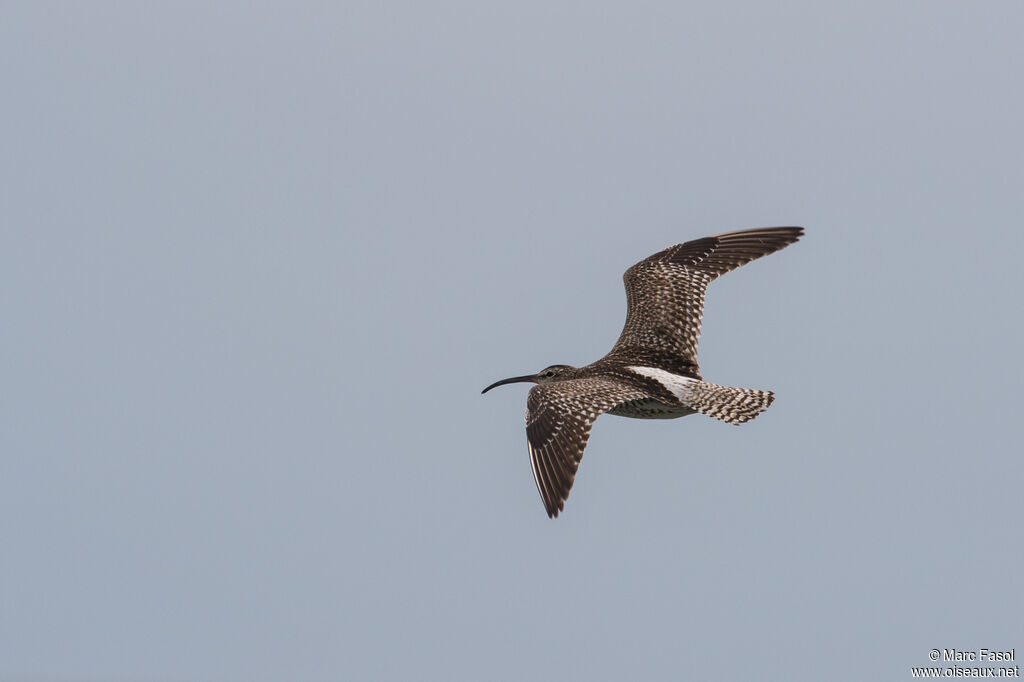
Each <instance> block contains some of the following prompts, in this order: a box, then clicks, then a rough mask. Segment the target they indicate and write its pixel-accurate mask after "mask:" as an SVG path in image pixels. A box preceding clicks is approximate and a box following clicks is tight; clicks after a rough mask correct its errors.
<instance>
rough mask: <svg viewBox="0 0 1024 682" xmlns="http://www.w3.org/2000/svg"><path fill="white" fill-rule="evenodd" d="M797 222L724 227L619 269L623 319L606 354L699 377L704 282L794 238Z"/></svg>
mask: <svg viewBox="0 0 1024 682" xmlns="http://www.w3.org/2000/svg"><path fill="white" fill-rule="evenodd" d="M803 233H804V230H803V228H802V227H765V228H760V229H755V230H741V231H739V232H726V233H725V234H720V235H716V236H714V237H705V238H704V239H695V240H694V241H692V242H686V243H685V244H677V245H676V246H670V247H669V248H667V249H665V250H664V251H659V252H658V253H656V254H654V255H653V256H651V257H650V258H646V259H644V260H642V261H640V262H639V263H637V264H636V265H634V266H633V267H631V268H630V269H629V270H626V274H625V275H623V277H622V278H623V280H624V281H625V284H626V301H627V305H628V309H627V313H626V324H625V326H624V327H623V329H622V334H621V335H620V336H619V340H618V341H616V343H615V347H614V348H612V350H611V352H610V353H609V354H608V355H607V356H605V357H606V358H608V359H616V357H621V358H624V359H628V360H630V362H631V364H637V363H642V364H648V365H650V366H652V367H661V368H663V369H667V370H669V371H673V372H677V373H679V374H684V375H688V376H692V377H695V378H700V374H699V372H700V368H699V367H698V365H697V341H698V339H699V338H700V323H701V318H702V317H703V314H704V292H705V291H706V290H707V286H708V284H709V283H710V282H711V281H712V280H714V279H715V278H717V277H719V276H720V275H724V274H725V273H727V272H729V271H730V270H735V269H736V268H738V267H740V266H741V265H744V264H746V263H749V262H750V261H752V260H754V259H756V258H760V257H761V256H766V255H768V254H769V253H774V252H775V251H778V250H779V249H782V248H785V247H787V246H789V245H790V244H792V243H793V242H795V241H796V240H798V239H799V238H800V237H801V235H803Z"/></svg>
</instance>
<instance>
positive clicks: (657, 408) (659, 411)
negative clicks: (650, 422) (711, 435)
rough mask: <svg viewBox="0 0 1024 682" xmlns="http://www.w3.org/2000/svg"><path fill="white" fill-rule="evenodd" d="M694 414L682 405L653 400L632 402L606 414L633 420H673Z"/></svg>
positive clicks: (645, 399)
mask: <svg viewBox="0 0 1024 682" xmlns="http://www.w3.org/2000/svg"><path fill="white" fill-rule="evenodd" d="M694 412H696V410H691V409H690V408H688V407H683V406H682V405H668V404H666V403H663V402H659V401H657V400H655V399H654V398H644V399H643V400H633V401H631V402H628V403H623V404H622V405H619V406H618V407H615V408H613V409H611V410H608V414H614V415H617V416H619V417H632V418H633V419H675V418H676V417H685V416H686V415H688V414H693V413H694Z"/></svg>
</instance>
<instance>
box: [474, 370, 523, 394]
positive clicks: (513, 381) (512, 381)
mask: <svg viewBox="0 0 1024 682" xmlns="http://www.w3.org/2000/svg"><path fill="white" fill-rule="evenodd" d="M535 377H536V375H535V374H527V375H526V376H524V377H512V378H511V379H502V380H501V381H495V382H494V383H493V384H491V385H490V386H488V387H487V388H485V389H484V390H482V391H480V393H487V391H489V390H491V389H492V388H494V387H495V386H504V385H505V384H516V383H519V382H520V381H533V380H534V378H535Z"/></svg>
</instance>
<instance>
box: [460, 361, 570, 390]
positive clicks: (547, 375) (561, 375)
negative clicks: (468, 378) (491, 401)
mask: <svg viewBox="0 0 1024 682" xmlns="http://www.w3.org/2000/svg"><path fill="white" fill-rule="evenodd" d="M575 377H576V368H575V367H573V366H571V365H551V366H550V367H545V368H544V369H542V370H541V371H539V372H537V373H536V374H527V375H526V376H522V377H512V378H511V379H502V380H501V381H495V382H494V383H493V384H491V385H490V386H488V387H487V388H485V389H484V390H482V391H480V392H481V393H487V391H489V390H491V389H492V388H494V387H495V386H504V385H505V384H515V383H518V382H520V381H529V382H532V383H535V384H549V383H551V382H552V381H566V380H567V379H574V378H575Z"/></svg>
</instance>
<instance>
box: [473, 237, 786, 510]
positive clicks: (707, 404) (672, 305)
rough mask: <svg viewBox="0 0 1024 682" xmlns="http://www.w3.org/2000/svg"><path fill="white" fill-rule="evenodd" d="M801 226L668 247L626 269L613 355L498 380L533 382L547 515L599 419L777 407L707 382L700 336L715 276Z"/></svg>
mask: <svg viewBox="0 0 1024 682" xmlns="http://www.w3.org/2000/svg"><path fill="white" fill-rule="evenodd" d="M803 233H804V230H803V228H802V227H765V228H761V229H755V230H741V231H738V232H726V233H725V234H720V235H716V236H714V237H705V238H704V239H695V240H694V241H690V242H686V243H685V244H677V245H676V246H670V247H669V248H667V249H665V250H664V251H659V252H658V253H656V254H654V255H653V256H651V257H650V258H645V259H644V260H642V261H640V262H639V263H637V264H636V265H634V266H633V267H631V268H629V269H628V270H626V274H625V275H623V277H622V279H623V280H624V281H625V284H626V302H627V312H626V324H625V327H623V329H622V334H620V335H619V340H618V341H616V342H615V346H614V347H613V348H612V350H611V352H610V353H608V354H607V355H605V356H604V357H603V358H601V359H600V360H598V361H597V362H594V363H591V364H589V365H587V366H585V367H578V368H577V367H572V366H570V365H551V366H550V367H546V368H544V369H542V370H541V371H540V372H538V373H537V374H530V375H527V376H521V377H512V378H510V379H502V380H501V381H496V382H494V383H493V384H491V385H490V386H488V387H487V388H485V389H484V390H483V391H482V392H483V393H487V391H489V390H491V389H492V388H494V387H495V386H501V385H503V384H511V383H515V382H520V381H530V382H533V383H535V384H537V385H536V386H534V387H533V388H531V389H530V394H529V396H528V397H527V399H526V408H527V409H526V439H527V446H528V449H529V451H530V465H531V466H532V468H533V479H534V481H536V483H537V490H539V491H540V496H541V499H542V500H543V501H544V508H545V509H547V512H548V516H549V517H552V518H554V517H556V516H558V512H560V511H562V510H563V509H564V507H565V501H566V499H568V497H569V490H570V489H571V488H572V484H573V479H575V477H576V470H577V469H578V468H579V465H580V460H581V459H582V457H583V449H584V448H585V447H586V445H587V439H588V438H589V437H590V428H591V426H593V424H594V420H595V419H597V418H598V417H599V416H600V415H602V414H604V413H605V412H607V413H609V414H615V415H619V416H622V417H633V418H636V419H675V418H676V417H683V416H686V415H688V414H693V413H695V412H700V413H702V414H706V415H708V416H709V417H714V418H715V419H720V420H722V421H724V422H728V423H730V424H742V423H743V422H746V421H750V420H751V419H753V418H754V417H756V416H757V415H759V414H760V413H761V412H764V411H765V410H767V409H768V406H769V405H771V404H772V400H774V395H773V394H772V392H771V391H759V390H756V389H750V388H730V387H728V386H717V385H715V384H711V383H708V382H706V381H704V380H703V379H702V378H701V376H700V369H699V367H698V366H697V340H698V338H699V337H700V323H701V317H702V315H703V312H704V292H705V291H706V290H707V286H708V284H709V283H711V281H712V280H714V279H715V278H717V277H719V276H720V275H724V274H725V273H727V272H729V271H730V270H735V269H736V268H738V267H740V266H741V265H744V264H746V263H749V262H750V261H752V260H755V259H757V258H760V257H761V256H766V255H768V254H769V253H774V252H775V251H778V250H779V249H783V248H785V247H787V246H789V245H790V244H792V243H793V242H795V241H797V240H798V239H800V237H801V235H803Z"/></svg>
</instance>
